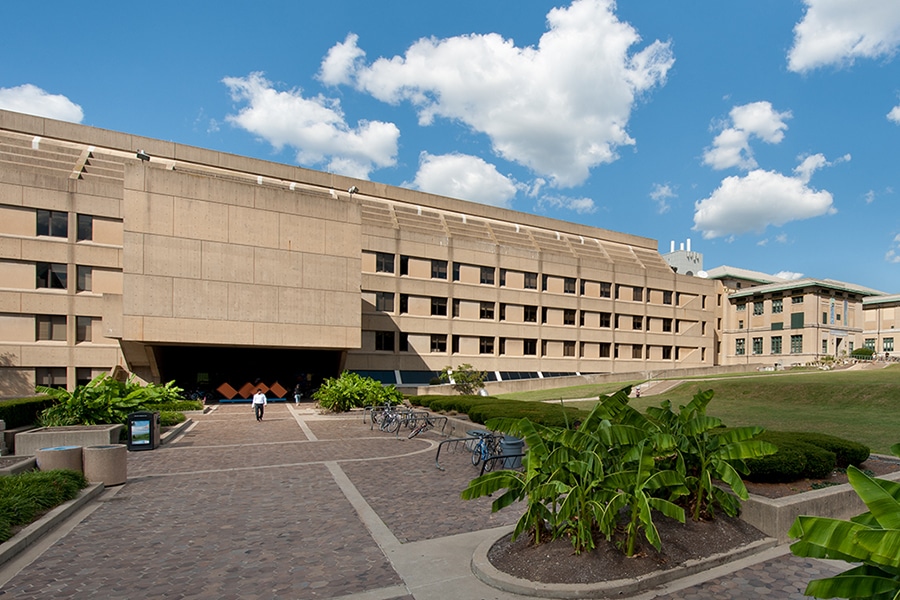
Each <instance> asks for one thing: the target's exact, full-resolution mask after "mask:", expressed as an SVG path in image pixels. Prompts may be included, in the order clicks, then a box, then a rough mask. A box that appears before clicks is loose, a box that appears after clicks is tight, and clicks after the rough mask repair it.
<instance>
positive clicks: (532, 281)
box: [525, 273, 537, 290]
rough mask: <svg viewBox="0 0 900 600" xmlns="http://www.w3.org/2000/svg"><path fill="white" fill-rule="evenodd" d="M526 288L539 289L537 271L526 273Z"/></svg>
mask: <svg viewBox="0 0 900 600" xmlns="http://www.w3.org/2000/svg"><path fill="white" fill-rule="evenodd" d="M525 289H526V290H536V289H537V273H525Z"/></svg>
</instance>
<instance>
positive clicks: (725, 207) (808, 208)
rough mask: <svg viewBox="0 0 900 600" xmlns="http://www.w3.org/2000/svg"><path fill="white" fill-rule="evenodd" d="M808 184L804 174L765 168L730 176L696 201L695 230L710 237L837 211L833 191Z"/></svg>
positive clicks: (743, 231) (735, 233) (757, 229)
mask: <svg viewBox="0 0 900 600" xmlns="http://www.w3.org/2000/svg"><path fill="white" fill-rule="evenodd" d="M807 183H808V182H807V181H805V180H803V179H802V176H801V177H788V176H786V175H783V174H781V173H776V172H774V171H764V170H762V169H756V170H753V171H750V172H749V173H747V174H746V175H744V176H741V177H737V176H734V177H726V178H725V179H724V180H722V183H721V184H720V185H719V187H718V189H716V190H715V191H714V192H713V193H712V194H711V195H710V196H709V197H708V198H704V199H703V200H700V201H698V202H696V203H695V204H694V227H693V229H694V230H695V231H702V232H703V237H704V238H705V239H709V238H716V237H723V236H728V235H739V234H742V233H749V232H762V231H764V230H765V228H766V227H767V226H769V225H775V226H781V225H784V224H785V223H788V222H790V221H798V220H802V219H810V218H812V217H818V216H821V215H827V214H834V213H836V212H837V210H836V209H835V208H834V206H833V202H832V196H831V194H830V193H829V192H827V191H824V190H823V191H816V190H813V189H811V188H810V187H808V185H807Z"/></svg>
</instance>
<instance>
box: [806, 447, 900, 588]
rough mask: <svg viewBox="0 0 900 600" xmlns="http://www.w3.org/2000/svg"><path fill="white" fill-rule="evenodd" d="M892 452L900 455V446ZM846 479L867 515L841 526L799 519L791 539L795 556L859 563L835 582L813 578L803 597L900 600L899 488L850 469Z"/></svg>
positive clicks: (829, 521)
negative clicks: (863, 504)
mask: <svg viewBox="0 0 900 600" xmlns="http://www.w3.org/2000/svg"><path fill="white" fill-rule="evenodd" d="M891 452H893V453H894V455H895V456H900V444H894V445H893V446H892V447H891ZM847 478H848V479H849V481H850V485H851V486H853V489H854V490H855V491H856V493H857V495H858V496H859V497H860V499H861V500H862V501H863V502H864V503H865V505H866V507H867V508H868V509H869V510H868V511H867V512H865V513H863V514H861V515H859V516H857V517H854V518H852V519H850V520H849V521H842V520H839V519H828V518H824V517H810V516H800V517H797V520H796V521H794V524H793V526H792V527H791V529H790V531H789V532H788V535H790V536H791V537H792V538H799V540H798V541H797V542H795V543H794V544H792V545H791V552H793V553H794V554H795V555H797V556H804V557H814V558H829V559H837V560H843V561H845V562H848V563H853V564H857V566H855V567H853V568H851V569H850V570H848V571H845V572H843V573H841V574H839V575H836V576H834V577H828V578H825V579H815V580H813V581H810V582H809V584H808V585H807V587H806V592H805V594H806V595H807V596H813V597H815V598H853V599H857V598H859V599H863V598H868V599H871V600H897V599H898V598H900V483H897V482H893V481H888V480H886V479H878V478H875V477H870V476H869V475H866V474H865V473H863V472H862V471H860V470H859V469H857V468H856V467H853V466H850V467H848V468H847Z"/></svg>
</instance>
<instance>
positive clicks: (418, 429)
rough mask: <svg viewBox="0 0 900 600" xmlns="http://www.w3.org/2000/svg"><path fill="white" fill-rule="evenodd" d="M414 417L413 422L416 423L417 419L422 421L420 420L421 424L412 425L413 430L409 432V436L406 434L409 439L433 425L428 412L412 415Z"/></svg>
mask: <svg viewBox="0 0 900 600" xmlns="http://www.w3.org/2000/svg"><path fill="white" fill-rule="evenodd" d="M414 419H415V423H418V422H419V420H421V421H422V422H421V424H418V425H416V426H415V427H413V430H412V431H410V432H409V436H408V437H409V439H413V438H414V437H416V436H417V435H419V434H420V433H422V432H423V431H428V430H429V429H431V428H433V427H434V421H432V420H431V417H430V416H429V415H428V413H424V414H421V415H418V416H416V417H414Z"/></svg>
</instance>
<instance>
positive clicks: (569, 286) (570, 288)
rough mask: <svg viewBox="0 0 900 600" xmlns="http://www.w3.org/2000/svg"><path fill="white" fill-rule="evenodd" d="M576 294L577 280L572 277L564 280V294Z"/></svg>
mask: <svg viewBox="0 0 900 600" xmlns="http://www.w3.org/2000/svg"><path fill="white" fill-rule="evenodd" d="M574 293H575V279H573V278H572V277H565V278H563V294H574Z"/></svg>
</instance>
